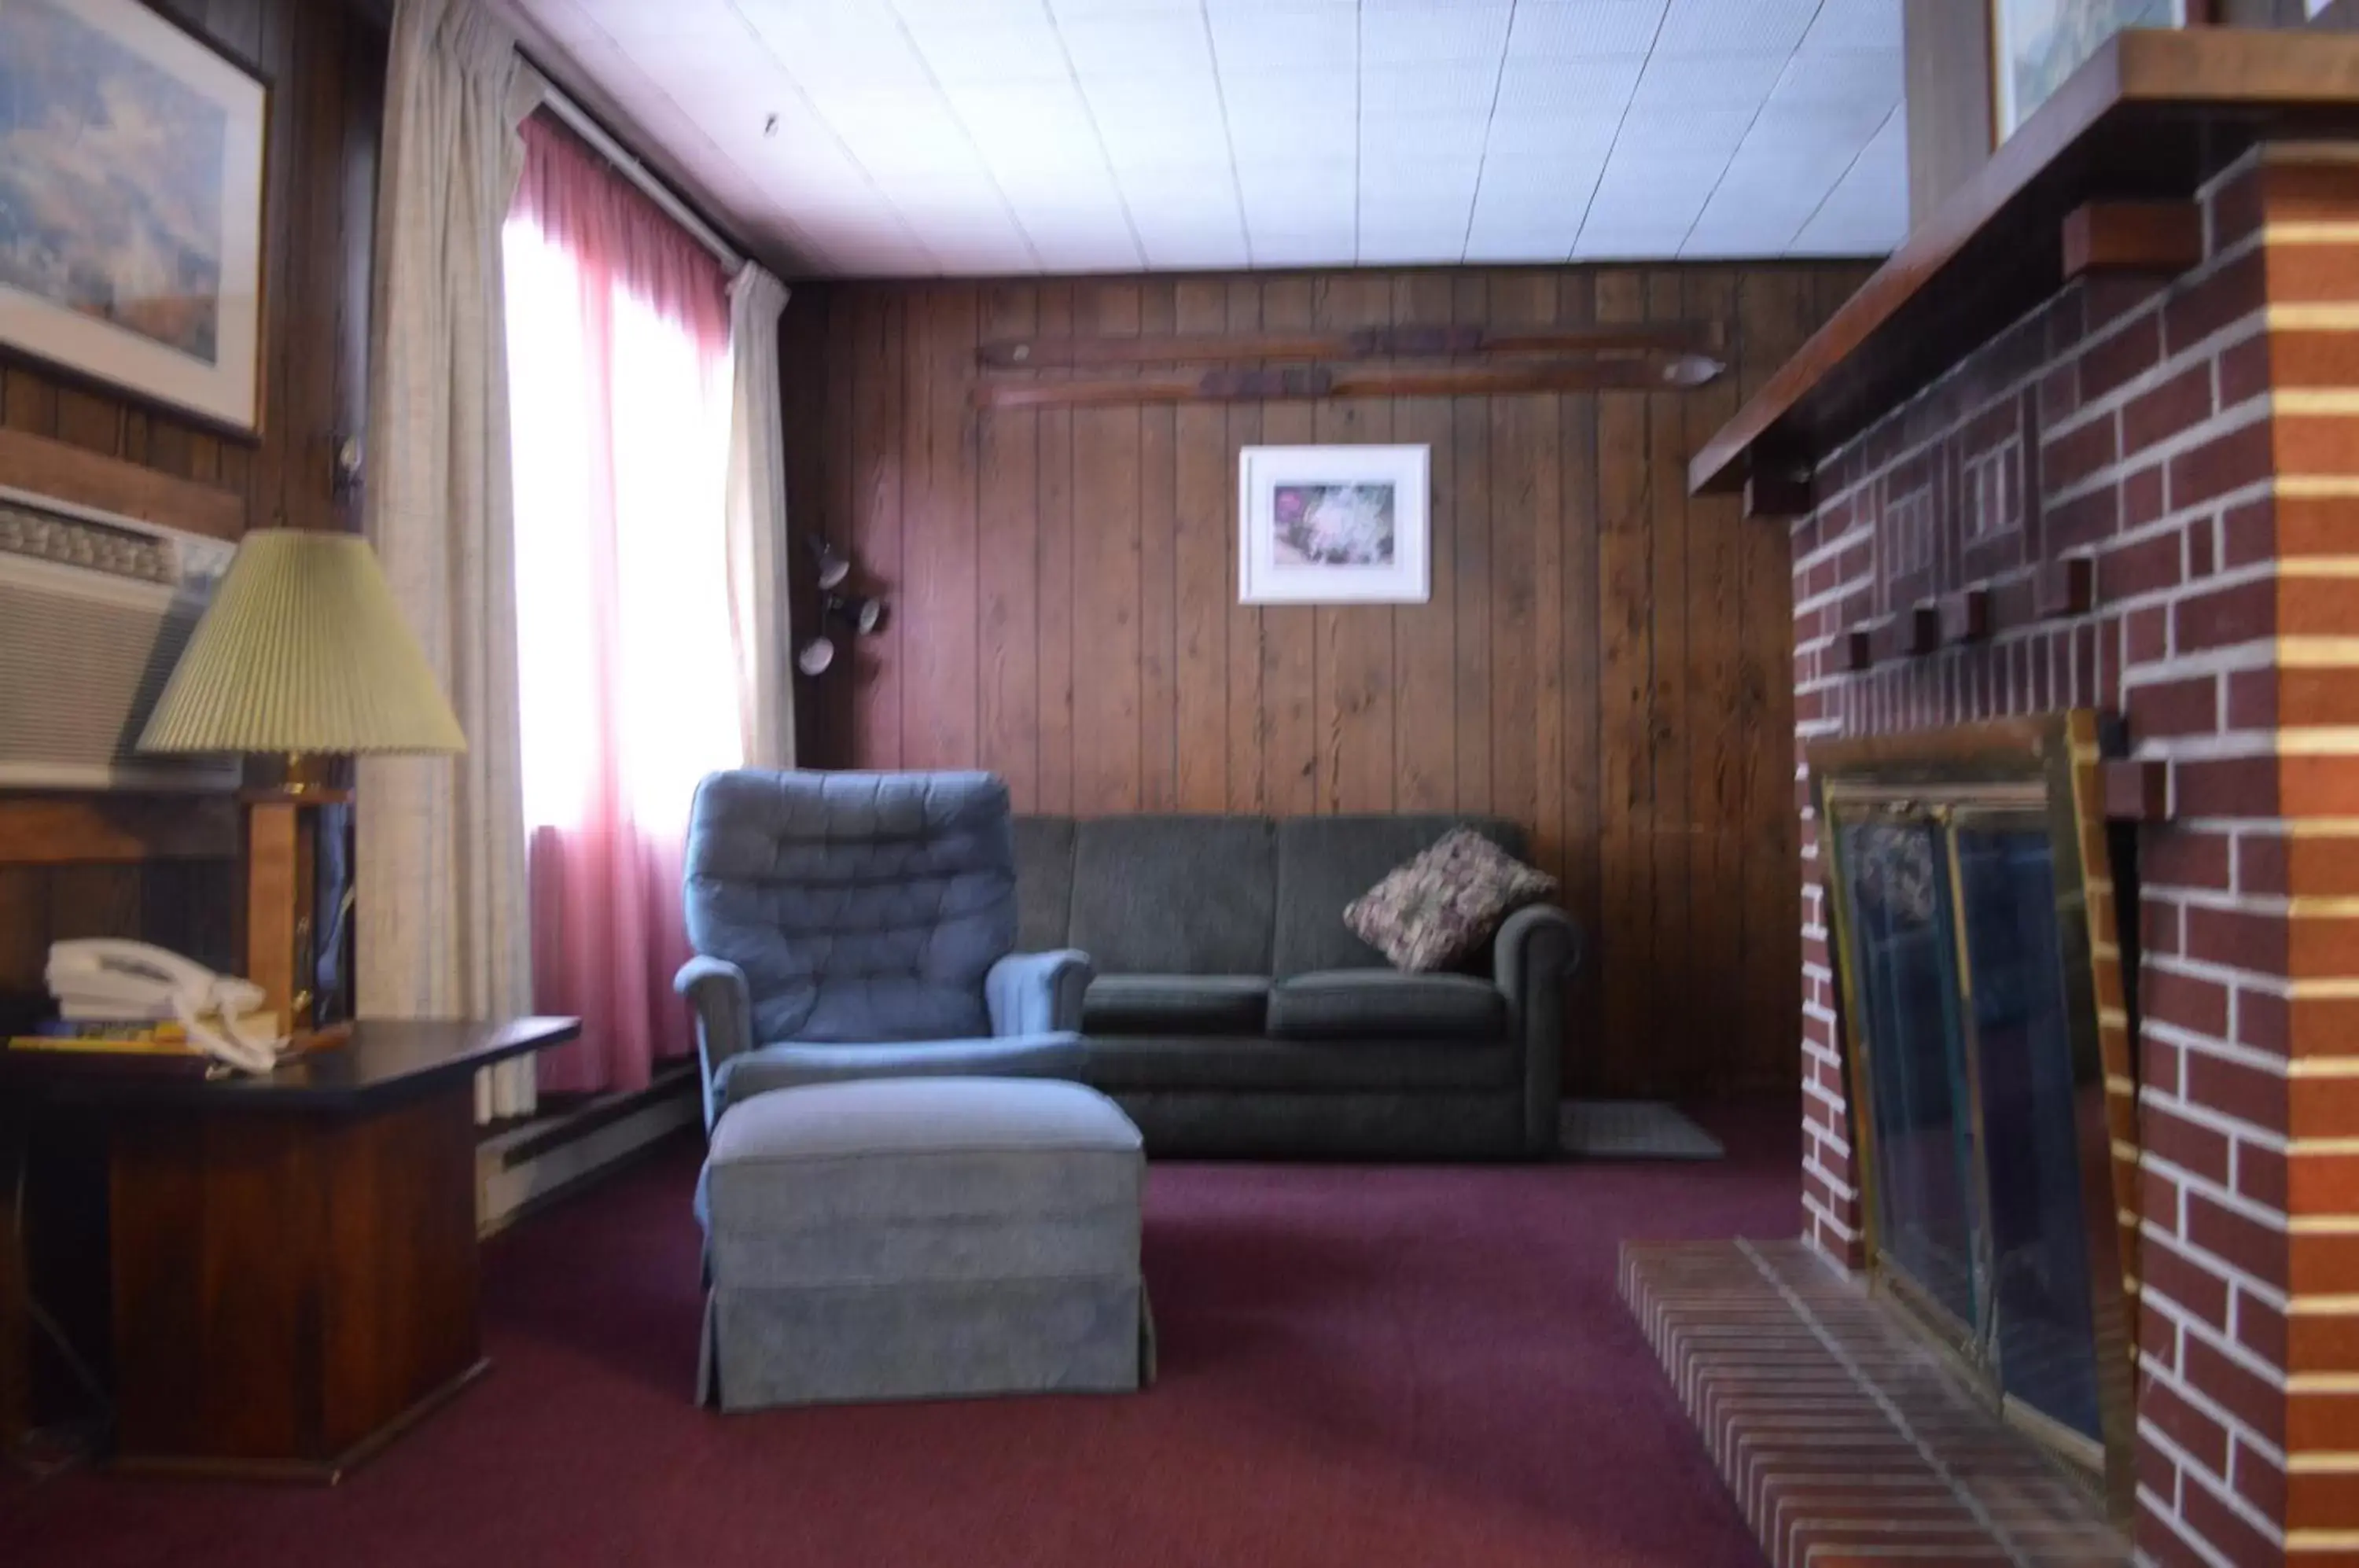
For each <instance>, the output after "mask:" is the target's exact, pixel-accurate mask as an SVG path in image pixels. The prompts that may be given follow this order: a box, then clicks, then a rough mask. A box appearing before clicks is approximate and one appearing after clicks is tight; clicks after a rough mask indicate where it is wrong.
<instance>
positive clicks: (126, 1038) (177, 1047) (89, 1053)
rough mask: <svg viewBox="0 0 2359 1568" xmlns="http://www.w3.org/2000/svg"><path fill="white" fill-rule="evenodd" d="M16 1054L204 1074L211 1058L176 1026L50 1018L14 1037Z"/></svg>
mask: <svg viewBox="0 0 2359 1568" xmlns="http://www.w3.org/2000/svg"><path fill="white" fill-rule="evenodd" d="M8 1050H9V1051H10V1052H11V1053H16V1052H22V1053H25V1054H27V1055H35V1054H38V1055H41V1056H45V1057H49V1058H53V1059H59V1060H73V1061H84V1062H123V1063H126V1064H137V1065H140V1066H144V1067H154V1068H162V1069H184V1070H187V1071H190V1072H194V1073H202V1072H203V1071H204V1070H205V1068H206V1067H207V1066H208V1065H209V1064H210V1063H211V1062H212V1058H211V1057H209V1056H207V1055H206V1054H205V1053H204V1052H203V1051H200V1050H198V1049H197V1047H196V1046H195V1044H193V1043H192V1042H191V1041H190V1039H189V1031H188V1030H187V1029H185V1028H184V1027H182V1026H181V1025H180V1024H179V1022H177V1021H173V1020H156V1019H148V1018H51V1019H49V1021H47V1022H45V1023H39V1024H36V1025H34V1026H33V1030H32V1032H31V1033H29V1034H20V1035H15V1036H12V1037H10V1039H9V1040H8Z"/></svg>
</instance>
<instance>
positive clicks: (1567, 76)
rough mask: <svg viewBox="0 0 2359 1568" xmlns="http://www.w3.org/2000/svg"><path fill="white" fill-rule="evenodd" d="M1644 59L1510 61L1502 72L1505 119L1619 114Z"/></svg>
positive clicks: (1501, 109)
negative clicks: (1518, 116) (1532, 116)
mask: <svg viewBox="0 0 2359 1568" xmlns="http://www.w3.org/2000/svg"><path fill="white" fill-rule="evenodd" d="M1646 67H1647V58H1646V56H1644V55H1609V56H1605V57H1603V58H1600V59H1595V60H1509V61H1507V63H1506V69H1504V70H1503V71H1500V72H1499V103H1498V112H1499V113H1500V114H1507V115H1517V114H1528V115H1547V114H1590V115H1594V114H1620V113H1621V112H1622V110H1623V109H1624V107H1625V106H1626V105H1627V104H1628V103H1629V102H1630V94H1631V93H1632V92H1633V91H1634V90H1635V89H1636V87H1637V85H1638V76H1639V73H1640V72H1641V71H1644V70H1645V69H1646Z"/></svg>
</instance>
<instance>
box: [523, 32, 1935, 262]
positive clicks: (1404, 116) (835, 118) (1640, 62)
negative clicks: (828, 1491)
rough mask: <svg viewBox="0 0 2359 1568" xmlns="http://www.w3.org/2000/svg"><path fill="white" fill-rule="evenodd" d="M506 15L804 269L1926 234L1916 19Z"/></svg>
mask: <svg viewBox="0 0 2359 1568" xmlns="http://www.w3.org/2000/svg"><path fill="white" fill-rule="evenodd" d="M489 3H490V4H492V5H495V7H497V8H498V9H500V10H501V11H502V12H503V13H504V14H506V16H509V17H510V19H511V20H513V21H515V22H516V25H517V27H518V28H519V31H520V32H522V33H523V34H524V35H525V36H526V37H527V39H528V40H529V41H530V42H531V43H532V44H533V46H534V48H535V51H536V58H539V59H543V60H545V61H546V62H547V64H548V65H549V68H550V70H551V71H552V73H553V74H555V75H556V76H557V77H558V78H559V80H560V82H562V83H564V84H565V85H566V86H567V87H568V88H569V89H570V90H571V91H573V92H574V93H576V95H577V96H579V97H582V99H583V101H584V102H585V103H590V104H591V105H592V107H593V109H595V110H596V111H597V112H598V113H600V114H602V115H603V116H605V117H607V118H609V119H610V120H612V121H613V122H614V123H615V125H617V128H618V129H620V130H622V131H624V132H625V135H626V139H630V140H633V141H635V142H636V143H637V144H638V145H639V146H640V147H641V148H642V150H643V151H645V152H646V153H647V155H648V157H649V161H650V162H651V163H652V164H653V165H654V166H655V167H657V168H658V169H661V170H663V171H664V173H665V174H666V176H667V177H668V178H670V179H672V180H674V182H675V183H677V184H679V186H681V187H682V188H683V189H684V190H685V191H687V192H688V193H689V194H690V196H691V197H692V198H694V199H695V200H696V201H698V202H699V203H700V204H701V205H702V206H704V207H705V208H706V209H708V210H709V211H710V212H711V213H712V215H713V216H714V217H715V218H716V219H718V220H720V221H721V222H722V223H723V225H724V226H726V227H729V228H732V229H734V231H735V232H736V233H738V234H740V235H741V236H744V237H745V238H747V239H748V240H749V241H758V242H759V243H758V244H757V245H756V249H757V250H759V251H761V252H762V253H763V254H764V255H765V257H766V259H767V260H769V261H771V262H772V264H773V265H775V266H777V267H779V268H780V270H782V271H786V272H788V273H790V274H797V273H809V272H814V271H816V272H821V273H830V272H833V273H843V272H862V273H865V272H878V273H886V274H910V275H924V274H931V273H940V272H951V273H971V274H986V273H1005V272H1035V271H1045V272H1052V273H1053V272H1058V271H1100V270H1106V269H1109V268H1111V269H1124V268H1136V267H1157V268H1170V267H1238V266H1246V265H1251V266H1256V267H1299V266H1313V265H1319V266H1335V265H1348V264H1350V263H1352V262H1353V261H1354V260H1357V261H1359V262H1362V263H1364V264H1367V265H1376V264H1379V263H1386V262H1408V261H1420V262H1421V261H1450V260H1455V259H1458V258H1459V257H1460V256H1464V257H1465V258H1467V259H1470V260H1480V261H1486V262H1488V261H1502V262H1512V261H1529V262H1543V261H1552V260H1561V259H1563V258H1564V257H1565V256H1571V255H1580V256H1615V257H1627V258H1631V259H1640V258H1644V257H1647V256H1658V257H1665V256H1682V255H1686V256H1730V257H1744V256H1777V255H1784V254H1800V253H1806V252H1807V253H1810V254H1850V253H1854V252H1859V251H1874V250H1875V249H1879V248H1888V247H1889V246H1890V245H1892V244H1894V243H1896V242H1897V239H1898V237H1899V234H1900V231H1901V229H1902V228H1903V227H1904V225H1905V222H1906V210H1907V169H1906V164H1907V158H1906V147H1905V145H1904V144H1903V142H1902V140H1901V139H1900V136H1899V133H1898V132H1897V129H1896V127H1897V125H1899V124H1900V115H1899V114H1898V113H1897V107H1898V103H1899V98H1900V91H1901V71H1900V61H1899V53H1898V45H1899V37H1900V35H1899V14H1900V4H1901V0H662V3H661V4H658V3H656V0H489ZM773 120H775V124H772V123H771V122H773ZM1649 247H1651V248H1649Z"/></svg>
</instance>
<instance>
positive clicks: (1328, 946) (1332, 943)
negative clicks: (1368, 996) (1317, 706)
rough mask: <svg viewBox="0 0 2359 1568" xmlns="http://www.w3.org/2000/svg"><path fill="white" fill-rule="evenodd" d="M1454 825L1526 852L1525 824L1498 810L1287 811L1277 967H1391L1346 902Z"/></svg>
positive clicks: (1280, 829) (1282, 826) (1281, 835)
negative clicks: (1346, 910)
mask: <svg viewBox="0 0 2359 1568" xmlns="http://www.w3.org/2000/svg"><path fill="white" fill-rule="evenodd" d="M1456 827H1471V828H1473V830H1474V831H1475V832H1477V833H1481V834H1482V835H1483V836H1484V838H1487V839H1489V840H1490V841H1491V842H1492V843H1494V844H1497V845H1498V846H1499V847H1500V848H1502V849H1504V850H1506V852H1507V853H1508V854H1509V855H1522V854H1523V849H1524V839H1523V833H1522V831H1521V830H1520V829H1518V828H1517V826H1516V824H1515V823H1513V822H1506V821H1504V820H1501V819H1499V818H1495V817H1457V816H1443V815H1439V814H1425V815H1403V816H1390V815H1386V816H1340V817H1290V818H1288V819H1287V820H1286V821H1284V822H1279V823H1278V824H1277V937H1276V940H1275V942H1274V944H1273V945H1274V952H1273V958H1274V964H1275V966H1274V968H1273V970H1272V973H1274V974H1276V975H1281V976H1283V975H1307V974H1309V973H1310V972H1311V971H1313V970H1320V969H1383V968H1387V967H1389V966H1388V965H1387V964H1386V962H1385V955H1384V954H1383V953H1378V952H1377V951H1376V950H1375V948H1373V947H1370V946H1369V945H1368V944H1367V943H1366V942H1362V941H1361V940H1360V939H1359V938H1358V937H1357V936H1354V935H1353V933H1352V929H1351V927H1349V926H1347V925H1345V924H1344V923H1343V906H1344V905H1346V904H1349V903H1350V902H1351V901H1352V900H1353V899H1354V898H1358V897H1359V896H1360V895H1361V894H1363V893H1364V892H1366V891H1367V890H1368V889H1369V888H1371V887H1375V885H1376V883H1377V881H1378V880H1379V879H1381V878H1382V877H1384V876H1385V875H1386V873H1388V872H1390V871H1391V870H1392V869H1393V868H1394V867H1395V866H1398V865H1400V864H1401V862H1403V861H1405V860H1407V859H1408V858H1409V856H1411V855H1416V854H1417V853H1418V852H1419V851H1420V850H1423V849H1427V848H1429V847H1430V846H1431V845H1432V844H1434V843H1435V842H1436V841H1437V840H1439V839H1440V837H1441V835H1442V834H1444V833H1448V832H1449V831H1450V830H1451V829H1452V828H1456Z"/></svg>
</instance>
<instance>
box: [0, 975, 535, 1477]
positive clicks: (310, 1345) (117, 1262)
mask: <svg viewBox="0 0 2359 1568" xmlns="http://www.w3.org/2000/svg"><path fill="white" fill-rule="evenodd" d="M580 1032H581V1024H580V1020H578V1019H574V1018H519V1019H516V1020H514V1021H511V1022H507V1023H497V1024H493V1023H471V1022H454V1023H408V1022H388V1021H364V1022H362V1023H359V1024H357V1025H355V1026H354V1027H353V1035H352V1038H351V1040H349V1041H347V1042H346V1043H344V1044H343V1045H341V1046H337V1047H334V1048H332V1049H329V1050H323V1051H316V1052H314V1053H312V1054H310V1055H309V1056H307V1057H305V1058H303V1059H301V1060H300V1061H298V1062H289V1063H288V1064H287V1065H286V1066H284V1067H282V1068H280V1069H279V1071H277V1073H272V1074H271V1075H270V1076H268V1077H266V1078H249V1077H237V1078H223V1079H215V1080H204V1081H200V1080H195V1079H189V1078H174V1077H158V1076H154V1075H148V1074H142V1073H137V1072H136V1071H132V1072H118V1071H107V1070H103V1069H102V1068H101V1067H97V1066H92V1065H82V1066H69V1065H64V1064H59V1063H55V1062H48V1061H41V1060H25V1059H14V1060H8V1061H7V1062H5V1068H0V1071H5V1073H6V1075H7V1077H8V1079H9V1080H10V1081H11V1083H12V1085H13V1086H14V1087H16V1088H17V1089H19V1090H22V1091H25V1092H27V1093H29V1094H32V1095H34V1096H35V1097H38V1098H41V1099H47V1100H50V1101H53V1102H71V1103H73V1104H78V1105H88V1106H91V1107H92V1108H93V1109H95V1110H97V1111H98V1112H99V1113H100V1114H101V1115H102V1116H103V1120H104V1122H105V1125H106V1130H107V1150H108V1153H107V1162H108V1204H109V1210H110V1214H109V1226H108V1228H109V1234H110V1243H109V1249H110V1252H111V1255H112V1256H111V1263H112V1276H113V1290H112V1295H113V1310H114V1325H113V1327H114V1379H115V1391H114V1392H115V1408H116V1421H115V1448H116V1452H115V1463H116V1464H117V1465H120V1466H122V1467H124V1468H126V1469H137V1470H145V1471H172V1472H180V1473H191V1474H205V1475H244V1476H251V1477H264V1478H270V1477H276V1478H284V1479H290V1480H320V1481H333V1480H335V1479H337V1478H338V1477H339V1476H341V1475H342V1474H343V1473H344V1472H345V1471H346V1470H348V1469H350V1468H351V1467H352V1466H353V1465H357V1464H359V1463H360V1462H362V1461H363V1460H364V1459H366V1458H367V1457H368V1456H369V1455H370V1454H374V1453H375V1451H376V1450H378V1449H379V1448H381V1447H383V1446H384V1445H385V1444H386V1443H388V1442H390V1441H391V1440H392V1439H393V1438H395V1437H396V1436H397V1435H398V1434H399V1433H400V1432H402V1431H404V1430H405V1429H406V1428H408V1427H409V1426H410V1425H412V1424H413V1423H415V1422H416V1421H419V1420H420V1419H421V1418H423V1417H424V1416H425V1415H427V1414H428V1413H429V1412H430V1411H432V1410H434V1409H435V1408H436V1407H437V1406H439V1405H440V1404H441V1403H442V1402H443V1401H444V1400H446V1399H450V1398H451V1396H452V1395H453V1394H455V1393H457V1392H458V1391H459V1390H460V1389H461V1388H464V1387H465V1386H466V1385H467V1384H468V1383H469V1382H471V1381H473V1379H474V1378H475V1377H477V1376H479V1375H480V1374H481V1373H482V1372H483V1371H484V1367H485V1366H486V1363H485V1362H484V1356H483V1349H482V1338H481V1325H480V1322H479V1315H478V1314H479V1308H480V1299H481V1274H480V1264H479V1259H478V1252H477V1246H476V1239H475V1127H474V1088H473V1083H474V1075H475V1073H476V1072H477V1070H478V1069H481V1068H484V1067H488V1066H491V1065H493V1064H495V1063H496V1062H504V1061H506V1060H508V1059H509V1058H511V1057H515V1056H520V1055H523V1054H525V1053H526V1052H528V1051H539V1050H542V1049H544V1048H545V1047H548V1046H551V1045H557V1044H560V1043H561V1042H563V1041H565V1040H571V1039H573V1038H574V1037H575V1036H576V1035H578V1034H579V1033H580Z"/></svg>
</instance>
